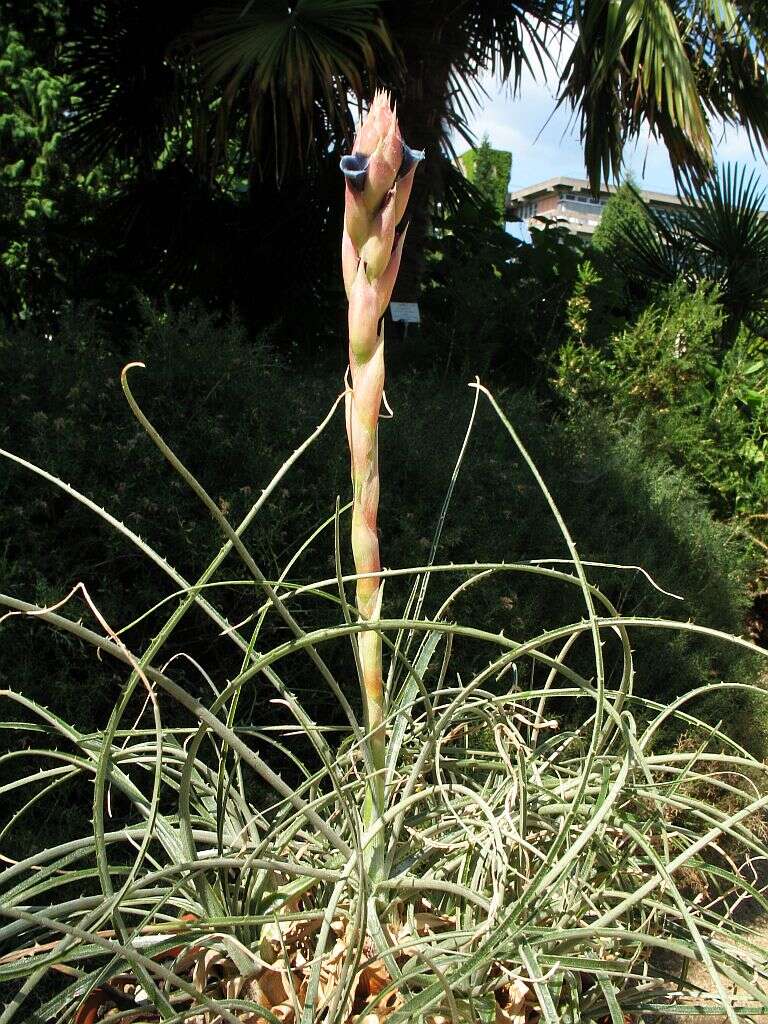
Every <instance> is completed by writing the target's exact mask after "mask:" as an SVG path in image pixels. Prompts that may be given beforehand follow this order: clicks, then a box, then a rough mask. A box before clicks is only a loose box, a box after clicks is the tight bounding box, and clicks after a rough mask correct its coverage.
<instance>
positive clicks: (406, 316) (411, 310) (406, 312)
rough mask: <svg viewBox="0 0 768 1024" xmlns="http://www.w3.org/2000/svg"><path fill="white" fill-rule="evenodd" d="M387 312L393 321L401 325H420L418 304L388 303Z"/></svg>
mask: <svg viewBox="0 0 768 1024" xmlns="http://www.w3.org/2000/svg"><path fill="white" fill-rule="evenodd" d="M389 312H390V313H391V315H392V319H393V320H394V321H396V322H397V321H399V322H400V323H403V324H420V323H421V316H420V315H419V304H418V302H390V304H389Z"/></svg>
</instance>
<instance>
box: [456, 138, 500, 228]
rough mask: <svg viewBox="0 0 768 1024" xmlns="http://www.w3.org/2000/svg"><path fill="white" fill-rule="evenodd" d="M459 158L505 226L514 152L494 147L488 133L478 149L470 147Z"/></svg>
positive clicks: (473, 182)
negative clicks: (508, 187)
mask: <svg viewBox="0 0 768 1024" xmlns="http://www.w3.org/2000/svg"><path fill="white" fill-rule="evenodd" d="M459 159H460V160H461V163H462V165H463V166H464V170H465V172H466V174H467V176H468V178H469V180H470V181H471V182H472V184H473V185H474V186H475V188H476V189H477V190H478V192H479V193H480V194H481V195H482V196H484V197H485V199H486V200H487V201H488V202H489V203H490V204H491V206H492V207H493V209H494V210H495V212H496V217H497V219H498V221H499V223H500V224H501V225H502V226H503V224H504V212H505V209H506V205H507V186H508V185H509V174H510V171H511V170H512V154H511V153H507V152H505V151H504V150H500V149H492V148H491V142H490V139H489V138H488V135H487V133H486V134H485V135H484V136H483V139H482V141H481V143H480V145H479V146H478V147H477V149H470V150H469V151H468V152H467V153H464V154H463V155H462V156H461V157H460V158H459Z"/></svg>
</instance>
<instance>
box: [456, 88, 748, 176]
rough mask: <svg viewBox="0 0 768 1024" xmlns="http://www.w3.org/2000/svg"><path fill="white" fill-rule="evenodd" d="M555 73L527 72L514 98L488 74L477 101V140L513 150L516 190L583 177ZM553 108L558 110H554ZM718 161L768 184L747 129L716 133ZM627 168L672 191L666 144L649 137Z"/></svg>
mask: <svg viewBox="0 0 768 1024" xmlns="http://www.w3.org/2000/svg"><path fill="white" fill-rule="evenodd" d="M556 83H557V72H556V71H553V72H552V73H551V74H550V76H549V80H547V81H543V80H541V79H540V80H539V81H536V80H534V79H533V78H532V77H531V75H530V73H528V72H526V74H524V76H523V82H522V88H521V91H520V94H519V96H518V97H517V98H513V97H512V95H511V93H510V90H509V88H508V87H507V86H504V85H501V84H500V83H498V82H497V81H494V80H493V78H487V79H486V80H485V81H484V82H483V85H484V88H485V90H486V92H487V94H488V95H487V97H485V98H483V99H482V100H481V102H480V104H479V105H478V106H477V108H476V110H475V112H474V117H473V118H471V119H470V127H471V129H472V131H473V132H474V134H475V136H476V138H477V139H478V141H479V140H480V139H481V138H482V136H483V134H484V133H486V132H487V133H488V136H489V139H490V142H491V145H492V146H493V148H494V149H506V150H509V151H510V152H511V153H512V176H511V179H510V188H511V190H512V191H514V190H515V189H518V188H524V187H525V186H526V185H533V184H535V183H536V182H539V181H545V180H546V179H547V178H552V177H554V176H555V175H560V174H562V175H567V176H568V177H573V178H583V177H585V171H584V155H583V150H582V147H581V144H580V142H579V135H578V123H571V115H570V112H569V111H568V110H567V109H566V108H565V107H561V108H560V109H558V110H557V111H555V106H556V104H555V89H556ZM553 111H554V113H553ZM713 137H714V141H715V152H716V157H717V161H718V162H719V163H725V162H726V161H732V162H733V161H738V162H739V163H743V164H746V165H747V166H748V167H749V168H754V169H755V170H756V171H757V172H758V174H759V175H760V177H761V179H762V182H763V184H764V185H768V165H766V162H765V160H764V159H763V158H761V157H760V156H759V155H758V156H757V158H755V157H753V156H752V152H751V150H750V146H749V140H748V139H747V137H746V133H745V132H743V131H740V130H734V129H730V130H728V132H726V133H724V132H722V131H715V132H714V136H713ZM455 145H456V148H457V152H462V151H463V150H464V149H466V145H465V144H464V143H463V141H462V140H461V139H457V140H455ZM625 161H626V168H627V171H631V173H632V176H633V177H634V178H635V180H636V181H637V182H638V183H639V184H640V185H641V187H643V188H646V189H649V190H652V191H656V192H674V191H675V185H674V178H673V175H672V170H671V168H670V164H669V158H668V157H667V153H666V150H665V148H664V146H663V144H662V143H659V142H654V141H653V140H651V139H648V138H645V139H644V140H641V141H640V142H639V143H638V145H636V146H635V147H632V148H630V149H628V150H627V151H626V152H625Z"/></svg>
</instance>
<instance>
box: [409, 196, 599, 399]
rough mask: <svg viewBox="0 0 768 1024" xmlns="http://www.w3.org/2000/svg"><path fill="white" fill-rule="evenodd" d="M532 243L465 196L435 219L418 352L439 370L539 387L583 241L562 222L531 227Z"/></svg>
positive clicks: (559, 333)
mask: <svg viewBox="0 0 768 1024" xmlns="http://www.w3.org/2000/svg"><path fill="white" fill-rule="evenodd" d="M531 237H532V240H531V243H530V244H527V243H523V242H521V241H519V240H518V239H515V238H514V237H512V236H511V235H508V234H507V233H506V232H504V231H503V230H501V228H499V226H498V225H497V224H496V223H495V222H494V220H493V219H492V218H491V217H490V216H488V215H487V214H486V213H484V212H483V211H481V210H478V209H477V207H476V206H473V205H471V204H469V203H463V204H461V205H460V206H459V208H458V209H457V210H455V211H453V212H451V213H449V214H447V215H446V216H445V217H444V219H443V220H441V221H438V222H437V224H436V230H435V237H434V238H433V239H432V240H431V243H430V250H429V259H428V265H427V273H426V275H425V277H426V282H425V290H424V292H423V294H422V299H421V303H422V307H423V310H424V327H423V338H424V345H423V347H422V348H423V355H422V353H420V352H419V351H415V352H413V353H411V354H410V355H411V358H412V359H414V360H419V358H424V355H426V358H427V360H428V362H429V365H430V366H433V367H438V368H440V369H441V370H443V371H444V372H447V371H448V369H449V368H451V367H453V368H457V367H458V368H460V369H461V372H462V374H463V375H465V376H467V375H468V376H472V375H474V374H476V373H483V374H484V373H487V372H488V371H491V370H492V371H494V372H498V373H501V374H503V377H504V379H506V380H512V381H514V382H515V383H516V384H517V385H518V386H519V385H523V386H538V385H540V384H542V383H543V381H544V378H545V374H546V365H545V360H546V359H547V358H548V357H549V356H551V354H552V353H553V352H554V350H555V349H556V347H557V345H558V344H559V343H560V341H561V339H562V337H563V334H564V333H565V331H566V329H567V328H566V321H567V316H568V300H569V298H570V296H571V294H572V292H573V287H574V283H575V281H576V278H577V275H578V272H579V265H580V263H581V260H582V259H583V256H584V244H583V242H581V241H580V240H579V239H578V238H577V237H576V236H575V235H572V234H571V233H570V232H568V231H566V230H565V229H563V228H558V227H555V226H549V227H547V228H545V229H543V230H536V231H533V232H532V235H531Z"/></svg>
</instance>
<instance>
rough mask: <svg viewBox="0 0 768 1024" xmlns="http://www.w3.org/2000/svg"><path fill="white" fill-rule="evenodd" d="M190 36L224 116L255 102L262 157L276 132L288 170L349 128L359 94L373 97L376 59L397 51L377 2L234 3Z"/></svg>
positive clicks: (206, 17) (281, 163)
mask: <svg viewBox="0 0 768 1024" xmlns="http://www.w3.org/2000/svg"><path fill="white" fill-rule="evenodd" d="M191 38H192V42H193V45H194V47H195V55H196V57H197V58H198V59H199V60H200V62H201V64H202V66H203V68H204V72H205V77H206V81H207V83H208V85H209V87H211V88H212V89H217V90H218V89H222V90H223V93H224V98H225V106H224V113H225V115H227V114H228V113H229V112H231V110H232V108H233V106H234V105H235V104H236V103H237V102H238V100H243V99H245V100H246V106H247V108H248V109H249V119H250V145H251V148H252V150H253V152H254V154H255V155H256V159H257V160H259V161H261V160H263V158H264V157H265V156H266V154H265V152H264V149H265V142H266V139H267V138H268V137H269V138H270V143H271V144H274V145H275V146H276V147H277V150H278V153H277V158H276V164H277V169H278V173H279V174H282V173H283V171H284V169H285V167H286V164H287V162H289V160H290V159H291V157H292V156H294V155H295V156H297V157H298V159H299V161H300V162H305V161H307V160H308V159H309V158H310V157H311V156H312V155H313V153H317V152H323V151H324V150H325V149H326V148H327V146H328V144H329V140H330V138H331V136H332V135H333V133H334V132H341V133H342V134H349V130H350V125H351V112H350V93H353V94H354V95H355V96H356V97H358V99H359V98H361V97H362V96H363V95H364V94H367V93H368V92H369V91H370V89H369V86H370V83H371V81H372V76H373V73H374V70H375V68H376V67H377V56H378V55H380V54H381V53H382V52H385V53H386V52H390V53H391V41H390V37H389V33H388V32H387V29H386V28H385V26H384V22H383V21H382V18H381V15H380V11H379V4H378V3H377V2H375V0H298V2H297V3H296V4H295V5H293V6H292V7H288V6H286V5H285V4H283V3H278V2H276V0H266V2H260V3H258V4H256V3H251V4H247V5H244V4H243V2H242V0H230V2H228V3H224V4H220V5H217V6H215V7H211V8H209V9H208V10H207V11H205V12H204V14H203V15H201V17H200V19H199V21H198V22H197V24H196V26H195V29H194V32H193V33H192V37H191Z"/></svg>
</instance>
